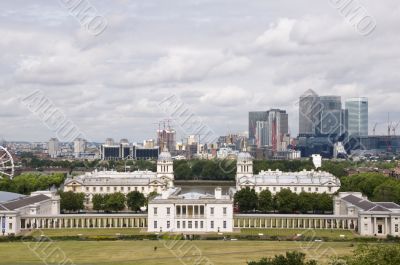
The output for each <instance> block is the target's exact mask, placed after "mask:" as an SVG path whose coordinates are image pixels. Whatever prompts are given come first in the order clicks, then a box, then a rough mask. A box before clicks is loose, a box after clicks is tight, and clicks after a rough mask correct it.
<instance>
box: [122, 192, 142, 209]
mask: <svg viewBox="0 0 400 265" xmlns="http://www.w3.org/2000/svg"><path fill="white" fill-rule="evenodd" d="M126 204H127V205H128V207H129V209H131V210H132V211H139V210H140V207H142V206H144V205H145V204H146V197H145V196H144V195H143V193H140V192H139V191H131V192H129V193H128V194H127V195H126Z"/></svg>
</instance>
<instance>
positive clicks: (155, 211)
mask: <svg viewBox="0 0 400 265" xmlns="http://www.w3.org/2000/svg"><path fill="white" fill-rule="evenodd" d="M153 210H154V215H157V207H154V208H153Z"/></svg>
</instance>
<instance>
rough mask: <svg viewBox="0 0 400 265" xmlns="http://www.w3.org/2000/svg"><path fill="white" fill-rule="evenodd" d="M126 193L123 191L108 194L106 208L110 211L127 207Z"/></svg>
mask: <svg viewBox="0 0 400 265" xmlns="http://www.w3.org/2000/svg"><path fill="white" fill-rule="evenodd" d="M125 200H126V199H125V195H124V194H122V193H121V192H116V193H112V194H108V196H106V203H105V209H106V210H108V211H116V212H118V211H122V210H123V209H125Z"/></svg>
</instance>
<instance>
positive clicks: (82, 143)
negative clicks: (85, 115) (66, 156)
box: [74, 138, 86, 157]
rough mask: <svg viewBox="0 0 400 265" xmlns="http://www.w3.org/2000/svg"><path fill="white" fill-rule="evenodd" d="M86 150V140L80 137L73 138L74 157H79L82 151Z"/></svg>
mask: <svg viewBox="0 0 400 265" xmlns="http://www.w3.org/2000/svg"><path fill="white" fill-rule="evenodd" d="M85 151H86V140H85V139H82V138H76V139H75V140H74V154H75V157H80V155H81V154H82V153H84V152H85Z"/></svg>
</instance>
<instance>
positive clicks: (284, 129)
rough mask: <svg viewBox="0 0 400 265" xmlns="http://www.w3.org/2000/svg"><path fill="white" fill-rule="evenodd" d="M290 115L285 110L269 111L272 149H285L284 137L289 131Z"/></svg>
mask: <svg viewBox="0 0 400 265" xmlns="http://www.w3.org/2000/svg"><path fill="white" fill-rule="evenodd" d="M288 121H289V116H288V114H287V113H286V111H285V110H280V109H271V110H269V111H268V131H269V133H268V145H269V146H272V150H273V151H274V152H276V151H284V150H286V147H284V146H283V144H282V143H283V138H284V136H285V135H287V134H288V133H289V124H288Z"/></svg>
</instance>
